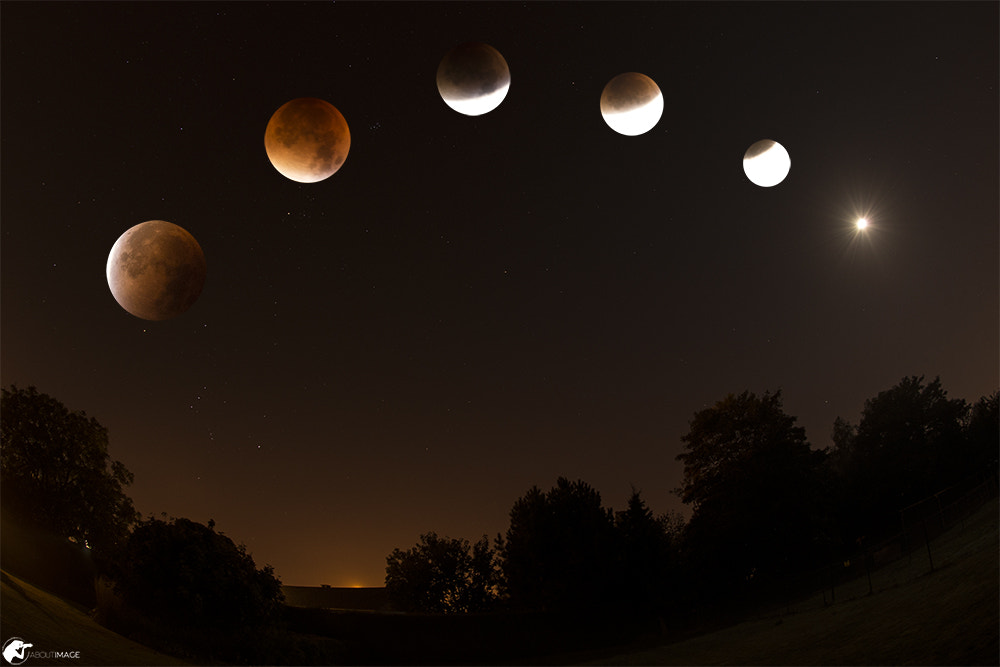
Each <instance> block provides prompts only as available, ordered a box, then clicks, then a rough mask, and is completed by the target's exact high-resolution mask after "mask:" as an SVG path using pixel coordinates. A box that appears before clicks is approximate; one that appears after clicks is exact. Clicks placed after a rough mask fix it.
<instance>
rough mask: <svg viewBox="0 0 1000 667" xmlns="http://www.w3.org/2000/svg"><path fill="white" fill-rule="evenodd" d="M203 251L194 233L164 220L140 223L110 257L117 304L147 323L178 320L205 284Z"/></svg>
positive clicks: (121, 239) (117, 243) (109, 270)
mask: <svg viewBox="0 0 1000 667" xmlns="http://www.w3.org/2000/svg"><path fill="white" fill-rule="evenodd" d="M205 273H206V265H205V253H203V252H202V250H201V246H200V245H198V242H197V241H196V240H195V238H194V237H193V236H191V234H190V233H189V232H188V231H187V230H186V229H184V228H183V227H180V226H178V225H175V224H173V223H171V222H166V221H165V220H149V221H147V222H143V223H140V224H138V225H136V226H134V227H132V228H130V229H128V230H127V231H126V232H125V233H124V234H122V235H121V236H119V237H118V240H117V241H115V244H114V246H112V248H111V254H110V255H108V266H107V275H108V286H109V287H110V288H111V294H112V295H114V297H115V301H117V302H118V304H119V305H120V306H121V307H122V308H124V309H125V310H127V311H128V312H130V313H131V314H133V315H135V316H136V317H140V318H142V319H144V320H169V319H171V318H173V317H177V316H178V315H180V314H181V313H183V312H184V311H186V310H187V309H188V308H190V307H191V305H192V304H193V303H194V302H195V301H196V300H197V299H198V296H199V295H200V294H201V288H202V287H203V286H204V285H205Z"/></svg>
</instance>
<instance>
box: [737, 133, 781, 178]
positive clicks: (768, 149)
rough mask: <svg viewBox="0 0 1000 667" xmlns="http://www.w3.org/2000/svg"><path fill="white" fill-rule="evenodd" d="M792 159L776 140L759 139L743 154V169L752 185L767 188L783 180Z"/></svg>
mask: <svg viewBox="0 0 1000 667" xmlns="http://www.w3.org/2000/svg"><path fill="white" fill-rule="evenodd" d="M791 168H792V159H791V158H790V157H788V151H786V150H785V147H784V146H782V145H781V144H779V143H778V142H777V141H771V140H770V139H761V140H760V141H758V142H756V143H755V144H753V145H752V146H750V148H748V149H747V152H746V153H744V154H743V171H744V173H746V175H747V178H749V179H750V182H752V183H753V184H754V185H759V186H760V187H762V188H769V187H771V186H772V185H777V184H778V183H781V182H782V181H783V180H785V176H788V171H789V169H791Z"/></svg>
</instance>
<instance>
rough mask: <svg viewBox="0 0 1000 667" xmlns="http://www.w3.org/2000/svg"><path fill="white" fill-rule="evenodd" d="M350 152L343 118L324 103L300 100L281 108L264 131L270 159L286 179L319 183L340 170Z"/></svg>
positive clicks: (302, 98)
mask: <svg viewBox="0 0 1000 667" xmlns="http://www.w3.org/2000/svg"><path fill="white" fill-rule="evenodd" d="M350 149H351V131H350V129H349V128H348V127H347V121H346V120H345V119H344V116H343V115H342V114H341V113H340V111H339V110H337V107H335V106H333V105H332V104H330V103H329V102H327V101H325V100H318V99H316V98H315V97H300V98H298V99H294V100H291V101H290V102H286V103H285V104H283V105H281V107H279V108H278V110H277V111H275V112H274V115H272V116H271V120H269V121H268V123H267V129H266V130H265V131H264V150H266V151H267V158H268V159H269V160H270V161H271V164H272V165H274V168H275V169H277V170H278V173H280V174H281V175H282V176H284V177H285V178H289V179H291V180H293V181H297V182H299V183H316V182H317V181H322V180H323V179H325V178H329V177H330V176H332V175H333V174H335V173H336V172H337V170H338V169H340V167H341V165H343V164H344V160H346V159H347V152H348V151H349V150H350Z"/></svg>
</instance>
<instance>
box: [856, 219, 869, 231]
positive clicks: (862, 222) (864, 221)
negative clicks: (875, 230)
mask: <svg viewBox="0 0 1000 667" xmlns="http://www.w3.org/2000/svg"><path fill="white" fill-rule="evenodd" d="M855 224H856V225H857V227H858V229H864V228H865V227H867V226H868V218H858V221H857V223H855Z"/></svg>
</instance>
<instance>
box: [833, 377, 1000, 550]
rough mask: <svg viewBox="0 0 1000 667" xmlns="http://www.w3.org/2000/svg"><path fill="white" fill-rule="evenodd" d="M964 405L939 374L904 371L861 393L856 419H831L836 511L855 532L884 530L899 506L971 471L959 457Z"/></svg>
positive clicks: (952, 481)
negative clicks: (873, 391) (864, 396)
mask: <svg viewBox="0 0 1000 667" xmlns="http://www.w3.org/2000/svg"><path fill="white" fill-rule="evenodd" d="M967 412H968V406H967V404H966V403H965V401H964V400H962V399H949V398H948V395H947V392H945V390H944V389H943V388H942V387H941V381H940V378H935V379H934V380H933V381H932V382H930V383H928V384H926V385H925V384H924V378H923V376H921V377H915V376H911V377H905V378H903V379H902V380H901V381H900V382H899V383H898V384H897V385H895V386H893V387H891V388H890V389H887V390H885V391H881V392H879V393H878V395H877V396H875V397H874V398H870V399H868V400H867V401H865V407H864V410H863V411H862V413H861V419H860V421H859V422H858V425H857V426H856V427H855V426H852V425H851V424H850V423H849V422H847V421H845V420H843V419H840V418H838V419H837V421H836V422H835V424H834V433H833V437H834V445H835V449H834V451H833V452H832V454H831V455H832V458H833V462H834V467H835V470H837V472H838V473H839V474H840V475H841V483H842V489H843V490H842V493H843V498H842V501H841V505H842V507H843V510H842V512H843V515H844V517H843V518H844V520H845V521H846V522H847V523H848V524H849V525H851V526H853V529H854V531H855V532H858V533H859V534H865V535H871V534H872V533H878V532H882V531H885V530H889V529H891V528H893V527H895V524H896V521H897V516H896V512H897V511H898V510H899V509H900V508H902V507H905V506H907V505H910V504H911V503H914V502H916V501H918V500H921V499H923V498H925V497H926V496H928V495H931V494H933V493H935V492H936V491H939V490H940V489H941V488H942V487H944V486H947V485H949V484H952V483H954V482H956V481H958V480H959V479H961V478H962V477H963V476H966V475H968V474H971V471H966V470H963V468H964V465H963V463H962V458H963V456H962V453H963V449H965V435H964V433H963V422H964V420H965V416H966V414H967ZM994 447H995V443H994Z"/></svg>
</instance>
